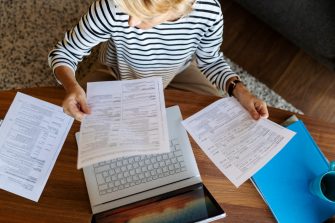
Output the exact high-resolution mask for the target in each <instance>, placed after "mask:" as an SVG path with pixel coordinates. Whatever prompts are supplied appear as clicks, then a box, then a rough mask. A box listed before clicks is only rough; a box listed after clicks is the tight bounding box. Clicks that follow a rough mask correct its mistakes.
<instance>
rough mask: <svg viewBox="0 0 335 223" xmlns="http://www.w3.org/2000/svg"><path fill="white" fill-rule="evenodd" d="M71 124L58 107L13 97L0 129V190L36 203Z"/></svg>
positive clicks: (25, 97) (18, 96)
mask: <svg viewBox="0 0 335 223" xmlns="http://www.w3.org/2000/svg"><path fill="white" fill-rule="evenodd" d="M72 123H73V118H71V117H70V116H68V115H66V114H64V113H63V109H62V108H61V107H59V106H56V105H53V104H50V103H48V102H45V101H41V100H39V99H36V98H33V97H31V96H28V95H25V94H22V93H17V94H16V96H15V98H14V101H13V103H12V105H11V106H10V108H9V110H8V112H7V114H6V117H5V119H4V120H3V122H2V124H1V127H0V188H1V189H4V190H6V191H9V192H11V193H14V194H17V195H19V196H22V197H25V198H28V199H30V200H33V201H35V202H37V201H38V200H39V198H40V196H41V193H42V191H43V189H44V186H45V184H46V182H47V180H48V178H49V175H50V172H51V170H52V168H53V166H54V164H55V161H56V159H57V156H58V154H59V152H60V150H61V148H62V146H63V144H64V141H65V139H66V136H67V134H68V132H69V130H70V128H71V125H72Z"/></svg>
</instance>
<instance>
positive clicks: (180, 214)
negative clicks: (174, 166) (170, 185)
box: [92, 183, 225, 223]
mask: <svg viewBox="0 0 335 223" xmlns="http://www.w3.org/2000/svg"><path fill="white" fill-rule="evenodd" d="M223 217H225V212H224V211H223V209H222V208H221V207H220V205H219V204H218V203H217V202H216V200H215V199H214V197H213V196H212V195H211V194H210V193H209V191H208V190H207V189H206V187H205V186H204V185H203V184H201V183H200V184H196V185H193V186H190V187H187V188H183V189H179V190H176V191H173V192H169V193H166V194H163V195H159V196H156V197H154V198H150V199H147V200H145V201H141V202H137V203H134V204H131V205H126V206H125V207H121V208H117V209H114V210H109V211H105V212H102V213H99V214H95V215H94V216H93V219H92V223H110V222H129V223H130V222H136V223H138V222H157V223H158V222H159V223H162V222H174V223H175V222H183V223H184V222H185V223H186V222H209V221H213V220H216V219H219V218H223Z"/></svg>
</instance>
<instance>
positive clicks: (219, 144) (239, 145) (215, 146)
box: [182, 98, 295, 187]
mask: <svg viewBox="0 0 335 223" xmlns="http://www.w3.org/2000/svg"><path fill="white" fill-rule="evenodd" d="M182 124H183V125H184V126H185V128H186V130H187V131H188V132H189V133H190V135H191V136H192V137H193V139H194V140H195V141H196V142H197V144H198V145H199V146H200V148H201V149H202V150H203V151H204V152H205V154H206V155H207V156H208V157H209V158H210V160H212V162H213V163H214V164H215V165H216V166H217V167H218V168H219V169H220V171H221V172H222V173H223V174H225V176H226V177H227V178H228V179H229V180H230V181H231V182H232V183H233V184H234V185H235V186H236V187H239V186H240V185H241V184H242V183H244V182H245V181H246V180H247V179H249V178H250V177H251V176H252V175H254V174H255V173H256V172H257V171H258V170H259V169H260V168H262V167H263V166H264V165H265V164H266V163H267V162H268V161H270V160H271V159H272V158H273V157H274V156H275V155H276V154H277V153H278V152H279V151H280V150H281V149H282V148H283V147H284V146H285V145H286V144H287V143H288V142H289V140H290V139H291V138H292V137H293V136H294V134H295V133H294V132H293V131H291V130H288V129H286V128H284V127H282V126H280V125H278V124H276V123H274V122H272V121H270V120H268V119H260V120H258V121H255V120H253V119H252V118H251V116H250V115H249V113H248V112H247V111H246V110H245V109H244V108H243V107H242V105H241V104H240V103H239V102H238V101H237V100H236V99H235V98H223V99H220V100H218V101H216V102H214V103H213V104H211V105H209V106H208V107H206V108H204V109H203V110H201V111H199V112H198V113H196V114H194V115H192V116H191V117H189V118H188V119H186V120H185V121H183V122H182Z"/></svg>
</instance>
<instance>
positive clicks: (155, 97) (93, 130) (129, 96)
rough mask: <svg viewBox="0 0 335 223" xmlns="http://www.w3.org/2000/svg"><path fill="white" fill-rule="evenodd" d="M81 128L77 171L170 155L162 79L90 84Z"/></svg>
mask: <svg viewBox="0 0 335 223" xmlns="http://www.w3.org/2000/svg"><path fill="white" fill-rule="evenodd" d="M87 101H88V104H89V106H90V108H91V110H92V113H91V114H90V115H87V116H86V117H85V118H84V120H83V122H82V123H81V127H80V135H79V143H78V144H79V151H78V169H79V168H82V167H85V166H88V165H93V164H95V163H98V162H103V161H107V160H111V159H114V158H119V157H123V156H133V155H143V154H156V153H166V152H169V150H170V148H169V137H168V129H167V121H166V111H165V101H164V94H163V84H162V79H161V78H145V79H137V80H125V81H104V82H93V83H88V85H87Z"/></svg>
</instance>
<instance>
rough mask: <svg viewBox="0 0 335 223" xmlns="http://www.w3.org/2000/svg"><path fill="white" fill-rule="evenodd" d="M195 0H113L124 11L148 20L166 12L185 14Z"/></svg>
mask: <svg viewBox="0 0 335 223" xmlns="http://www.w3.org/2000/svg"><path fill="white" fill-rule="evenodd" d="M194 1H195V0H114V2H115V3H116V5H117V6H119V7H120V8H121V9H122V10H123V11H124V12H125V13H127V14H128V15H131V16H135V17H137V18H139V19H143V20H149V19H151V18H153V17H155V16H159V15H162V14H164V13H167V12H173V13H175V14H176V15H178V16H185V15H187V14H189V13H190V12H191V11H192V5H193V2H194Z"/></svg>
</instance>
